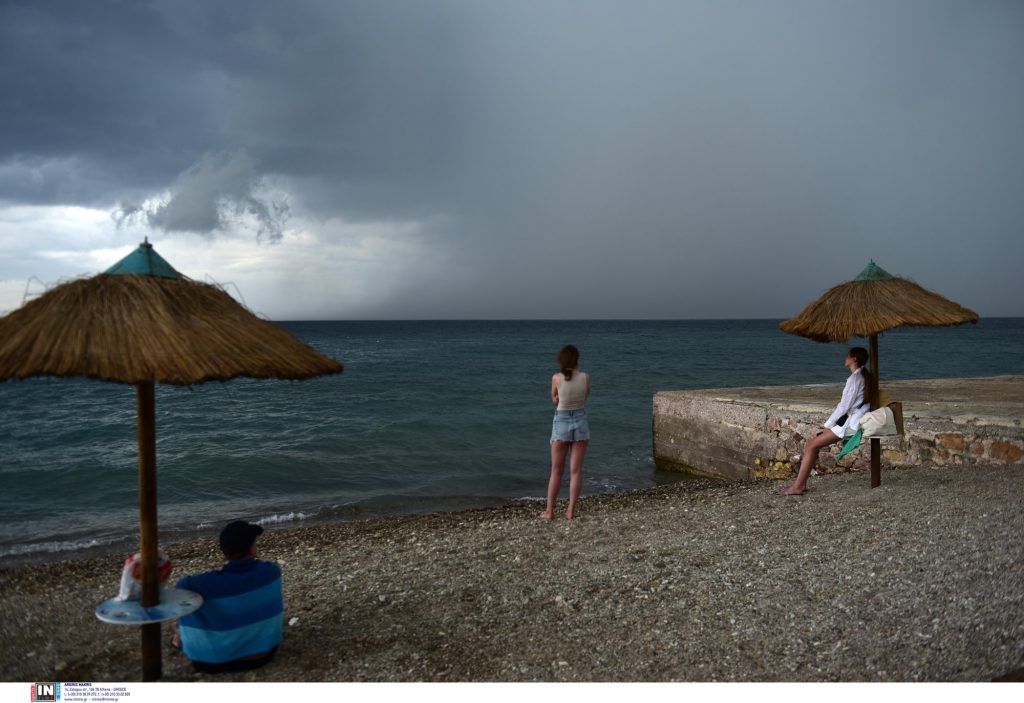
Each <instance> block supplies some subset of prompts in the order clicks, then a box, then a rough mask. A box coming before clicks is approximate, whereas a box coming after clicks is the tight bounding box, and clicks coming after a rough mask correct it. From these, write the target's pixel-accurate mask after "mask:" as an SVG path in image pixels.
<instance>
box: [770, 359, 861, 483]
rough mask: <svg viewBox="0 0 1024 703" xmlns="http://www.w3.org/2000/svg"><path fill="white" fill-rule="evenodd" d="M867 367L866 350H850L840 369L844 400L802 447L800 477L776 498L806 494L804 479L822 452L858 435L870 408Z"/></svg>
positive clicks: (798, 475) (805, 479) (805, 481)
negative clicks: (843, 376)
mask: <svg viewBox="0 0 1024 703" xmlns="http://www.w3.org/2000/svg"><path fill="white" fill-rule="evenodd" d="M867 363H868V350H867V349H864V348H863V347H853V348H852V349H850V351H849V352H848V353H847V354H846V360H845V361H844V362H843V365H844V366H846V368H848V369H850V377H849V378H848V379H846V387H845V388H843V397H842V399H841V400H840V401H839V405H837V406H836V409H835V410H833V411H832V414H831V415H830V416H829V418H828V420H826V421H825V424H824V425H823V426H822V427H821V428H820V429H818V430H816V431H815V432H814V437H812V438H811V439H809V440H807V442H806V443H805V444H804V455H803V458H802V459H801V460H800V473H798V474H797V476H796V481H794V482H793V485H792V486H789V487H787V488H784V489H782V490H781V491H779V495H783V496H798V495H802V494H803V492H804V491H806V490H807V477H808V476H809V475H810V474H811V469H812V468H814V465H815V463H817V461H818V452H819V451H820V450H821V448H822V447H826V446H828V445H829V444H832V443H834V442H838V441H839V440H841V439H843V438H845V437H850V436H852V435H854V434H856V433H857V428H858V427H860V419H861V417H863V416H864V413H866V412H867V411H868V410H869V409H870V408H871V398H870V392H871V391H870V390H868V389H869V388H871V383H870V380H871V372H870V371H868V369H867V368H866V367H867Z"/></svg>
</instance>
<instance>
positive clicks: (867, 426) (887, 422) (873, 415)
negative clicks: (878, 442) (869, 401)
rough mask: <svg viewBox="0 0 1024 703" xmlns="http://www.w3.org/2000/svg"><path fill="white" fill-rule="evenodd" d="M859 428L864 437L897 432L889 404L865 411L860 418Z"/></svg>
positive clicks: (886, 435) (884, 435)
mask: <svg viewBox="0 0 1024 703" xmlns="http://www.w3.org/2000/svg"><path fill="white" fill-rule="evenodd" d="M860 428H861V429H862V430H863V431H864V436H865V437H888V436H890V435H894V434H899V433H898V432H897V430H896V418H895V417H894V416H893V414H892V410H891V409H890V408H889V406H888V405H887V406H885V407H884V408H879V409H878V410H872V411H871V412H869V413H865V414H864V416H863V417H862V418H861V419H860Z"/></svg>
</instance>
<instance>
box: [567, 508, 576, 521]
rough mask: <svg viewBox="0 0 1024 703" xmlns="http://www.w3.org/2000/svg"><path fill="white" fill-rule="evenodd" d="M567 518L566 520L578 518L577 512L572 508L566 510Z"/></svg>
mask: <svg viewBox="0 0 1024 703" xmlns="http://www.w3.org/2000/svg"><path fill="white" fill-rule="evenodd" d="M565 519H566V520H575V519H576V513H574V512H573V511H571V510H566V511H565Z"/></svg>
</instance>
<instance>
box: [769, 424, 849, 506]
mask: <svg viewBox="0 0 1024 703" xmlns="http://www.w3.org/2000/svg"><path fill="white" fill-rule="evenodd" d="M838 441H839V437H836V435H835V433H834V432H833V431H832V430H825V431H824V432H822V433H821V434H819V435H818V436H817V437H812V438H811V439H809V440H807V442H805V443H804V454H803V457H802V458H801V459H800V471H799V472H798V473H797V475H796V480H795V481H793V484H792V485H790V486H788V487H786V488H783V489H782V490H781V491H779V495H781V496H798V495H801V494H802V493H803V492H804V491H806V490H807V477H808V476H810V475H811V469H813V468H814V464H815V463H817V461H818V452H819V451H821V448H822V447H826V446H828V445H829V444H832V443H834V442H838Z"/></svg>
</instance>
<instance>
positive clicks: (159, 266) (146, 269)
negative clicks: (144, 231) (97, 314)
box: [103, 237, 185, 278]
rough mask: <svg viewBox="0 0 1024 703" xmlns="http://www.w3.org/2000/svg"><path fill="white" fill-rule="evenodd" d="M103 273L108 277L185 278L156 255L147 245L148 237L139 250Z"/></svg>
mask: <svg viewBox="0 0 1024 703" xmlns="http://www.w3.org/2000/svg"><path fill="white" fill-rule="evenodd" d="M103 273H105V274H108V275H110V276H131V275H135V276H159V277H160V278H185V277H184V276H183V275H182V274H180V273H178V271H176V270H175V269H174V267H173V266H171V265H170V264H169V263H167V261H166V260H164V258H163V257H162V256H160V255H159V254H157V253H156V251H154V249H153V245H152V244H150V243H149V237H146V239H145V241H143V242H142V244H140V245H139V248H138V249H136V250H135V251H133V252H132V253H131V254H129V255H128V256H126V257H124V258H123V259H121V260H120V261H118V262H117V263H116V264H114V265H113V266H111V267H110V268H108V269H107V270H106V271H104V272H103Z"/></svg>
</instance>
